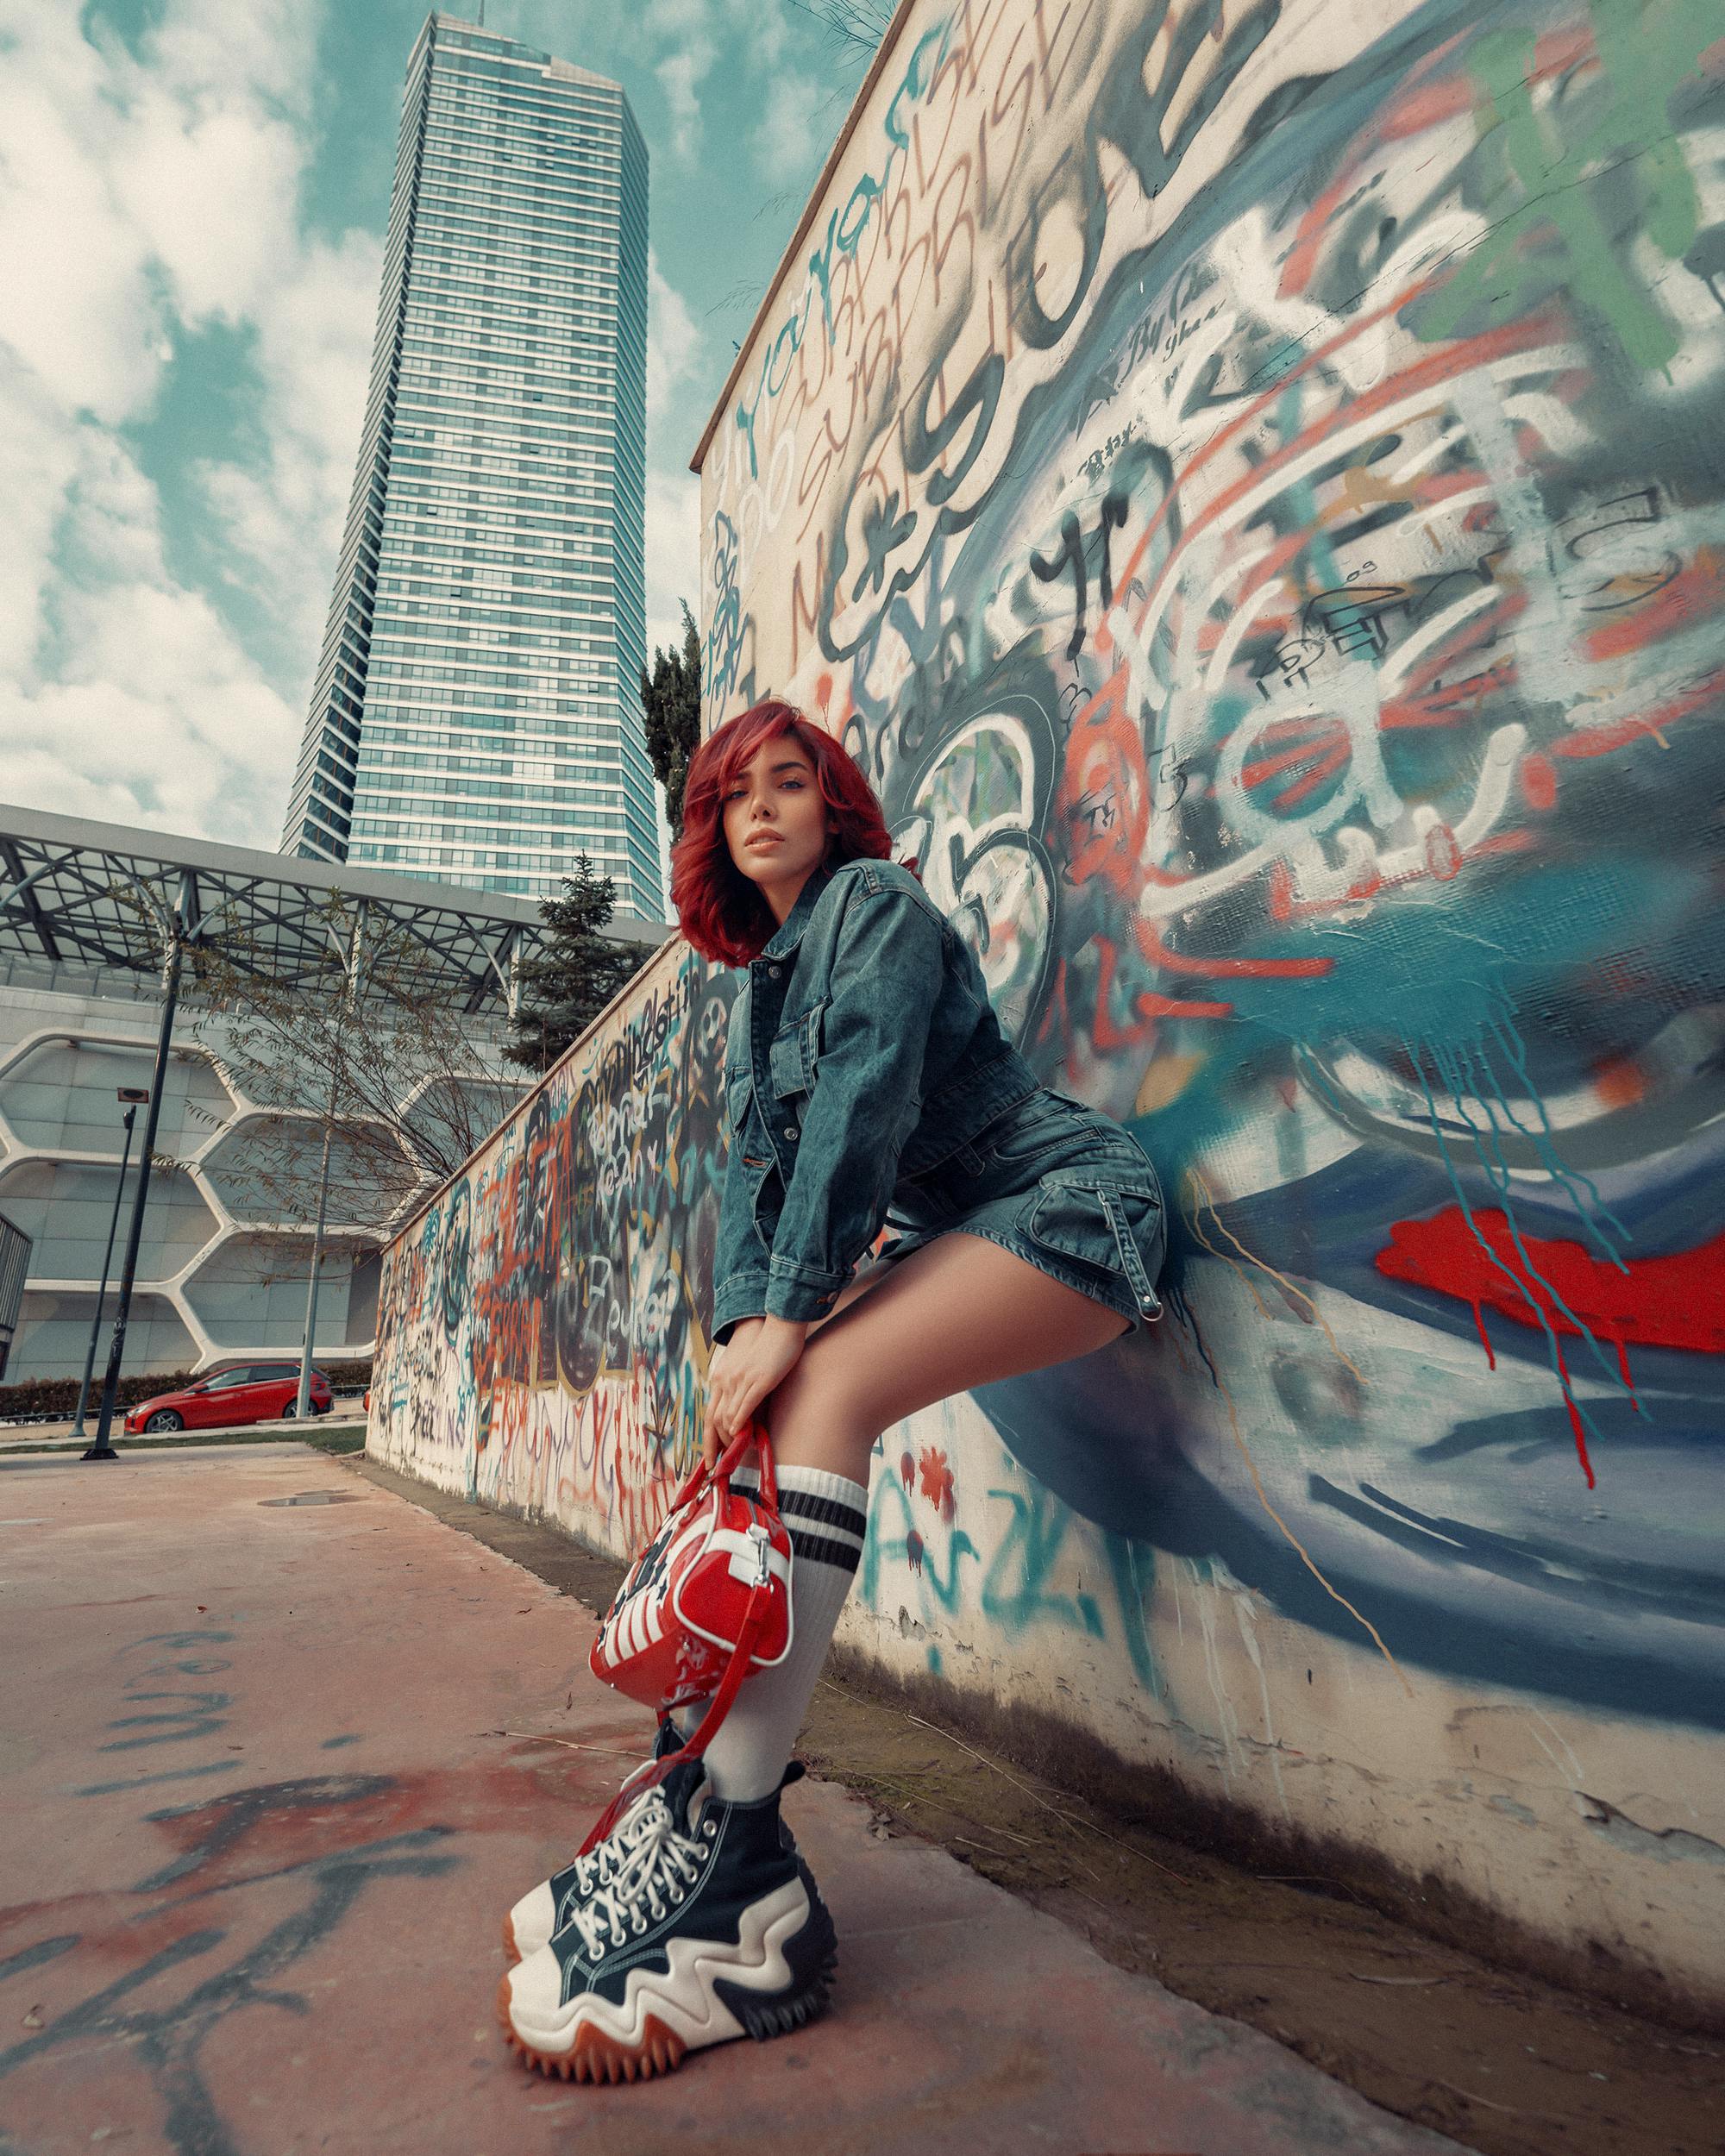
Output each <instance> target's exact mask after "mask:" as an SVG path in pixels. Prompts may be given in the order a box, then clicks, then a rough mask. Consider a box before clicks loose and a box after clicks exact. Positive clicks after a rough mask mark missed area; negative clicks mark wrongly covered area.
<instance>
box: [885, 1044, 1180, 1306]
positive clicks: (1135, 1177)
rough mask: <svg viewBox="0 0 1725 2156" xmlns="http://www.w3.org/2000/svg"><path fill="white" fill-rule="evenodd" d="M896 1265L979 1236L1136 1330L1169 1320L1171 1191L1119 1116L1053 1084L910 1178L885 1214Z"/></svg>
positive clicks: (889, 1253)
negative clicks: (950, 1239)
mask: <svg viewBox="0 0 1725 2156" xmlns="http://www.w3.org/2000/svg"><path fill="white" fill-rule="evenodd" d="M887 1225H888V1228H889V1229H897V1230H899V1231H900V1233H899V1235H898V1238H897V1240H896V1241H894V1242H892V1243H889V1244H888V1245H887V1247H886V1248H885V1249H884V1250H882V1251H881V1257H882V1259H883V1260H884V1261H886V1262H888V1263H896V1262H897V1261H898V1260H899V1259H900V1258H905V1257H910V1255H911V1254H912V1252H913V1251H914V1250H921V1249H922V1247H923V1246H924V1244H928V1243H931V1242H933V1241H934V1239H935V1238H936V1237H937V1236H939V1235H950V1234H953V1233H955V1232H956V1233H962V1234H965V1235H980V1236H982V1237H983V1238H985V1239H986V1240H987V1241H988V1242H990V1243H998V1244H1000V1247H1001V1248H1002V1249H1003V1250H1011V1251H1012V1252H1013V1255H1014V1257H1021V1258H1023V1259H1024V1261H1025V1262H1026V1264H1029V1265H1034V1266H1035V1267H1036V1269H1038V1272H1043V1273H1046V1274H1048V1275H1050V1277H1051V1279H1054V1280H1057V1281H1061V1282H1063V1283H1064V1284H1065V1285H1066V1286H1067V1287H1068V1288H1076V1289H1077V1290H1078V1292H1079V1294H1081V1295H1088V1296H1089V1298H1090V1299H1091V1300H1092V1301H1093V1302H1101V1303H1106V1304H1107V1307H1108V1308H1109V1309H1110V1310H1117V1311H1118V1312H1119V1313H1120V1315H1121V1317H1123V1318H1126V1319H1130V1320H1131V1321H1132V1324H1133V1325H1134V1326H1143V1325H1148V1324H1150V1323H1151V1320H1152V1319H1156V1318H1159V1317H1160V1316H1161V1315H1162V1303H1161V1300H1160V1299H1159V1298H1158V1296H1157V1292H1156V1281H1157V1275H1158V1274H1159V1273H1160V1271H1161V1269H1162V1262H1163V1259H1164V1256H1165V1255H1166V1252H1167V1243H1168V1234H1167V1225H1166V1222H1165V1221H1164V1217H1163V1209H1162V1186H1161V1184H1160V1182H1159V1181H1157V1174H1156V1170H1155V1169H1154V1168H1153V1167H1152V1166H1151V1162H1150V1156H1148V1154H1146V1153H1145V1150H1144V1149H1143V1147H1142V1146H1141V1145H1139V1144H1138V1141H1137V1139H1136V1138H1133V1137H1132V1135H1131V1133H1130V1132H1129V1131H1125V1130H1123V1129H1122V1128H1121V1127H1120V1125H1119V1124H1118V1123H1116V1122H1115V1121H1114V1120H1113V1117H1112V1116H1107V1115H1103V1114H1102V1113H1101V1112H1100V1111H1099V1110H1097V1109H1095V1108H1088V1107H1086V1106H1084V1104H1083V1102H1082V1101H1081V1100H1072V1099H1070V1098H1069V1096H1068V1095H1067V1094H1063V1093H1053V1092H1051V1091H1049V1090H1048V1089H1047V1088H1046V1087H1044V1088H1042V1089H1041V1090H1040V1091H1038V1092H1036V1093H1033V1094H1032V1095H1031V1097H1030V1098H1029V1100H1023V1101H1020V1102H1019V1106H1017V1107H1015V1108H1008V1109H1007V1111H1006V1112H1005V1113H1004V1114H1003V1115H1000V1116H997V1117H996V1118H995V1119H994V1122H992V1123H990V1124H988V1125H986V1126H985V1127H984V1128H983V1129H982V1131H979V1132H978V1133H977V1134H976V1136H975V1138H972V1139H971V1141H970V1143H969V1144H968V1145H962V1146H960V1147H959V1149H958V1150H957V1152H956V1153H954V1154H951V1155H950V1156H949V1157H948V1158H947V1159H945V1160H944V1161H942V1162H941V1163H940V1164H939V1166H938V1167H937V1168H931V1169H928V1170H927V1172H926V1173H925V1174H924V1175H914V1176H906V1177H901V1178H900V1181H899V1182H898V1184H897V1186H896V1187H895V1188H894V1192H893V1201H892V1205H891V1207H890V1209H889V1210H888V1215H887Z"/></svg>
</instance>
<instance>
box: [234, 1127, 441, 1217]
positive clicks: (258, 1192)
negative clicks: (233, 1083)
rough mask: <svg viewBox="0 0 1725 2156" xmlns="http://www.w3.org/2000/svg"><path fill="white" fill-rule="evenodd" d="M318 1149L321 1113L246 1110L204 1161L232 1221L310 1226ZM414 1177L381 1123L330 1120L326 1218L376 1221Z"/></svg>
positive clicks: (398, 1202)
mask: <svg viewBox="0 0 1725 2156" xmlns="http://www.w3.org/2000/svg"><path fill="white" fill-rule="evenodd" d="M322 1163H323V1123H322V1121H321V1120H320V1119H316V1118H313V1117H309V1116H289V1115H248V1116H244V1117H242V1119H240V1121H238V1122H237V1123H235V1125H234V1126H233V1127H232V1129H230V1130H228V1131H223V1135H222V1137H221V1138H219V1139H218V1140H217V1142H216V1144H215V1145H214V1146H213V1147H212V1148H211V1149H210V1155H209V1157H208V1158H207V1159H206V1160H205V1161H204V1163H203V1166H204V1173H205V1174H206V1175H208V1176H209V1178H210V1184H211V1186H212V1188H214V1190H215V1192H216V1196H217V1197H218V1198H220V1199H221V1200H222V1202H223V1205H224V1206H227V1208H228V1210H229V1213H232V1214H233V1216H234V1218H235V1219H236V1220H245V1221H257V1222H267V1223H269V1224H270V1225H299V1224H301V1223H302V1222H303V1223H304V1224H305V1225H310V1224H311V1222H312V1221H313V1220H315V1219H316V1218H317V1175H318V1170H319V1168H320V1167H321V1165H322ZM416 1181H417V1178H416V1176H415V1174H414V1170H413V1167H412V1164H411V1163H410V1162H409V1160H408V1158H407V1156H406V1155H405V1153H403V1151H402V1150H401V1149H400V1147H399V1146H398V1144H396V1142H395V1140H394V1138H392V1136H391V1135H390V1134H389V1132H388V1131H387V1130H386V1128H385V1127H384V1126H383V1125H365V1126H362V1127H359V1128H349V1127H344V1126H342V1125H337V1126H336V1135H335V1138H334V1141H333V1143H332V1144H331V1145H330V1148H329V1219H330V1220H331V1221H332V1222H333V1223H335V1224H336V1225H338V1226H345V1227H381V1226H382V1225H383V1224H384V1223H385V1222H386V1220H388V1219H389V1218H390V1217H391V1215H392V1213H394V1212H395V1211H396V1210H397V1208H398V1206H401V1205H402V1204H403V1203H404V1202H405V1200H406V1199H407V1197H408V1196H409V1195H410V1194H411V1191H412V1189H413V1188H414V1185H415V1182H416Z"/></svg>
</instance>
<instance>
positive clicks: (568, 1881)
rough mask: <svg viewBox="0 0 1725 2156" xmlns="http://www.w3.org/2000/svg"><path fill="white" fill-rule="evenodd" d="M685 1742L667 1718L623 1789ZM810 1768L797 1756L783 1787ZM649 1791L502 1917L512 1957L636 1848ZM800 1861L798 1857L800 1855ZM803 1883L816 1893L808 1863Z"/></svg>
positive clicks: (791, 1846) (790, 1841)
mask: <svg viewBox="0 0 1725 2156" xmlns="http://www.w3.org/2000/svg"><path fill="white" fill-rule="evenodd" d="M682 1742H683V1739H682V1738H681V1736H680V1735H679V1734H678V1732H677V1727H676V1725H675V1723H674V1722H673V1721H671V1720H669V1719H668V1718H667V1719H666V1720H664V1721H662V1722H661V1723H660V1725H659V1729H658V1733H657V1735H656V1736H655V1738H654V1739H653V1753H652V1757H651V1758H649V1759H648V1760H645V1761H643V1764H641V1765H640V1766H638V1767H637V1768H636V1770H635V1771H634V1773H633V1774H630V1775H627V1776H625V1777H624V1782H623V1790H624V1791H625V1792H626V1791H627V1789H628V1788H629V1785H630V1783H631V1782H634V1781H637V1780H638V1779H639V1778H640V1777H642V1776H643V1775H645V1774H647V1773H649V1772H650V1771H651V1770H652V1769H653V1768H654V1767H655V1766H657V1764H659V1762H660V1760H662V1758H665V1757H666V1755H667V1754H668V1752H675V1751H677V1750H678V1749H679V1748H680V1746H681V1744H682ZM805 1772H806V1769H805V1768H804V1766H803V1764H802V1762H801V1761H800V1759H793V1760H792V1761H791V1763H790V1764H789V1765H788V1766H787V1768H786V1769H785V1772H784V1777H783V1779H782V1780H781V1782H780V1783H779V1787H780V1789H789V1787H790V1786H791V1784H792V1783H793V1782H800V1781H801V1780H802V1778H803V1775H804V1773H805ZM649 1794H650V1792H649V1790H647V1789H643V1791H642V1793H641V1796H640V1797H637V1799H636V1801H635V1802H634V1803H633V1804H631V1805H630V1806H629V1807H628V1808H627V1809H626V1810H625V1811H624V1813H623V1814H622V1815H621V1816H620V1817H619V1819H618V1822H617V1824H616V1826H615V1827H612V1830H611V1832H610V1833H608V1834H607V1835H606V1836H605V1839H604V1840H603V1841H602V1842H600V1844H599V1846H598V1847H597V1848H596V1849H590V1850H588V1852H587V1853H586V1856H584V1857H573V1858H570V1860H569V1862H568V1864H566V1865H564V1866H563V1868H562V1870H561V1871H554V1872H553V1873H552V1874H551V1876H550V1877H549V1879H542V1880H541V1881H540V1882H539V1883H538V1885H537V1886H536V1887H533V1888H531V1889H530V1890H529V1891H528V1892H527V1893H525V1894H524V1895H523V1896H522V1897H521V1899H520V1900H519V1901H518V1902H517V1903H516V1904H515V1907H514V1908H512V1909H511V1911H510V1912H509V1914H508V1915H507V1916H505V1918H504V1920H503V1948H504V1952H505V1953H506V1954H507V1955H508V1956H509V1958H510V1959H511V1961H522V1960H524V1959H525V1958H526V1957H527V1956H528V1955H529V1954H533V1953H537V1952H538V1951H539V1949H540V1948H541V1947H542V1946H549V1945H550V1943H551V1940H553V1939H554V1938H555V1936H556V1934H558V1933H559V1932H560V1931H561V1930H562V1928H563V1927H564V1926H565V1925H566V1924H567V1923H568V1921H569V1919H570V1917H571V1916H572V1915H573V1914H574V1907H575V1904H576V1902H585V1901H586V1898H587V1896H589V1895H590V1894H593V1893H595V1892H597V1890H599V1888H600V1887H601V1886H603V1885H604V1884H605V1881H606V1880H608V1879H610V1878H612V1877H613V1876H614V1875H615V1873H616V1871H617V1868H618V1865H620V1864H621V1863H622V1862H623V1860H624V1858H625V1857H626V1856H627V1855H628V1854H629V1852H630V1850H631V1849H632V1848H633V1847H634V1846H635V1841H636V1839H637V1835H638V1834H639V1833H640V1831H641V1830H642V1828H643V1826H644V1824H645V1821H644V1819H643V1816H642V1814H641V1803H642V1798H644V1797H645V1796H648V1795H649ZM781 1833H783V1835H784V1839H785V1846H786V1847H787V1849H788V1850H790V1851H791V1852H792V1853H793V1855H794V1854H795V1852H796V1846H797V1843H796V1837H795V1835H794V1834H793V1833H792V1832H791V1830H790V1828H789V1827H781ZM799 1861H800V1859H799ZM803 1877H804V1883H805V1884H806V1886H807V1888H808V1890H809V1892H810V1894H811V1895H812V1894H813V1893H814V1879H813V1877H812V1874H811V1873H810V1872H809V1871H807V1869H806V1867H805V1869H804V1873H803Z"/></svg>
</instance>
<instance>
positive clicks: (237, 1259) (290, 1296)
mask: <svg viewBox="0 0 1725 2156" xmlns="http://www.w3.org/2000/svg"><path fill="white" fill-rule="evenodd" d="M355 1255H356V1253H355V1252H354V1250H352V1249H351V1248H350V1247H348V1246H347V1245H344V1244H325V1245H324V1250H323V1266H322V1268H321V1269H320V1271H319V1274H318V1285H317V1344H316V1351H317V1353H318V1354H319V1355H340V1354H341V1352H342V1349H343V1348H344V1347H345V1346H346V1344H347V1340H348V1286H349V1283H350V1280H351V1276H352V1274H353V1270H354V1257H355ZM358 1255H360V1256H361V1257H367V1256H369V1255H370V1252H369V1250H364V1251H362V1252H361V1253H358ZM310 1265H311V1237H310V1236H309V1235H235V1236H230V1237H229V1238H228V1239H227V1240H226V1241H225V1242H222V1243H218V1244H216V1248H215V1249H214V1250H211V1251H210V1255H209V1257H207V1258H205V1260H204V1263H203V1264H202V1265H200V1266H199V1267H198V1270H197V1271H196V1272H195V1273H194V1274H193V1275H191V1279H190V1280H188V1281H187V1282H186V1283H185V1299H186V1300H187V1301H188V1302H189V1303H190V1304H191V1307H192V1308H193V1309H194V1310H195V1311H196V1312H197V1313H198V1322H199V1323H200V1324H201V1325H202V1326H204V1327H205V1329H206V1330H207V1331H208V1332H209V1334H210V1338H211V1339H212V1340H214V1341H215V1342H216V1345H217V1346H218V1347H220V1348H222V1349H223V1351H227V1350H229V1349H235V1348H244V1349H253V1348H297V1347H298V1345H299V1343H300V1339H301V1337H302V1335H303V1334H304V1330H305V1282H306V1275H307V1269H308V1268H309V1266H310Z"/></svg>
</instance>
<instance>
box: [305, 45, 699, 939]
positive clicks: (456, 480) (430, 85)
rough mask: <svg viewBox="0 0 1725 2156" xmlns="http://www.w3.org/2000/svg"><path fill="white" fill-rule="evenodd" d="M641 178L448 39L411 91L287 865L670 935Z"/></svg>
mask: <svg viewBox="0 0 1725 2156" xmlns="http://www.w3.org/2000/svg"><path fill="white" fill-rule="evenodd" d="M646 404H647V149H646V145H645V144H644V143H643V141H642V139H641V131H640V129H639V128H637V125H636V123H635V116H634V114H633V113H632V112H631V111H630V109H629V102H628V100H627V98H626V97H624V94H623V91H622V90H621V89H620V88H619V87H618V85H617V84H616V83H613V82H608V81H606V80H605V78H603V77H602V76H599V75H593V74H589V73H587V72H586V70H585V69H583V68H580V67H574V66H570V65H569V64H568V62H567V61H565V60H553V59H552V58H550V57H549V54H547V53H540V52H535V51H533V50H532V49H531V48H530V47H528V46H525V45H519V44H517V43H516V42H515V41H513V40H512V39H510V38H506V37H500V36H498V35H497V34H495V33H493V32H492V31H489V30H486V29H481V28H478V27H476V26H475V25H474V24H473V23H470V22H459V21H457V20H455V18H454V17H452V16H444V15H435V14H434V15H432V16H429V17H428V18H427V21H426V23H425V27H424V28H423V30H422V31H421V32H420V34H419V38H418V41H417V43H416V45H415V46H414V48H413V55H412V58H411V60H409V62H408V67H407V89H406V101H405V107H404V110H403V112H402V119H401V136H400V141H399V145H398V150H397V154H396V166H395V185H394V191H393V194H392V200H391V204H390V220H389V238H388V244H387V248H386V253H385V256H384V274H383V293H382V298H381V300H380V305H379V309H378V323H377V338H376V342H375V345H374V347H373V354H372V371H371V387H370V393H369V396H368V398H367V404H366V416H365V426H364V430H363V432H362V435H361V442H360V459H359V467H358V470H357V471H356V473H355V474H354V492H353V498H352V500H351V502H350V504H349V505H348V521H347V527H346V530H345V531H344V533H343V536H342V554H341V560H340V564H339V567H338V568H337V572H336V590H335V595H334V598H333V599H332V600H331V602H330V607H329V624H328V626H327V627H326V629H325V630H324V635H323V652H322V655H321V657H320V659H319V661H318V667H317V680H316V682H315V684H314V686H313V688H312V695H311V711H310V712H309V714H308V716H307V719H306V724H305V736H304V743H303V744H302V746H301V749H300V754H299V764H298V769H297V770H296V772H295V774H294V782H293V795H292V803H291V805H290V807H289V811H288V817H287V824H286V828H285V832H284V835H283V839H282V850H283V851H284V852H285V853H294V854H300V855H304V856H309V857H310V858H311V859H313V860H317V861H338V862H339V861H347V862H356V863H358V862H364V863H366V864H367V865H375V866H378V867H382V868H402V869H405V870H409V871H411V873H412V874H415V875H418V876H431V877H437V878H441V879H444V880H447V881H451V882H456V883H462V884H467V885H469V886H474V887H478V888H480V889H482V890H491V891H505V892H515V893H521V894H523V895H525V896H537V895H539V894H541V893H545V892H547V891H551V890H555V888H556V882H557V878H558V877H559V875H561V874H563V873H564V872H565V871H566V870H567V869H568V868H569V867H570V865H571V863H572V862H573V860H574V856H575V855H576V854H577V853H579V852H583V851H584V852H586V853H587V854H588V855H590V856H592V857H593V861H594V862H595V864H596V865H597V866H598V867H599V868H601V869H602V870H603V871H604V872H605V874H609V875H611V876H612V878H613V879H614V880H615V881H616V885H617V897H618V905H619V906H621V907H625V908H627V909H628V910H629V911H630V912H633V913H635V914H637V916H639V917H641V918H646V919H652V920H656V919H662V918H663V907H664V897H663V889H662V883H661V880H660V850H659V835H658V818H657V812H656V809H655V799H654V792H653V774H652V767H651V765H650V764H649V761H648V757H647V751H646V747H645V743H644V736H643V724H642V717H641V708H640V696H639V685H640V676H641V668H642V666H643V662H644V661H645V657H646V646H647V629H646V607H645V561H644V552H645V549H644V541H643V523H644V519H645V513H646V433H647V419H646Z"/></svg>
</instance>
